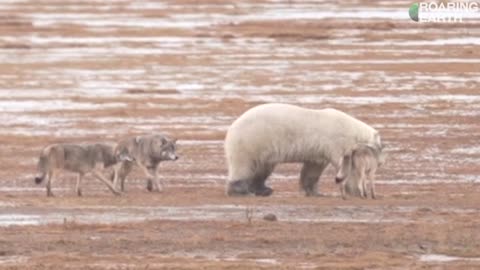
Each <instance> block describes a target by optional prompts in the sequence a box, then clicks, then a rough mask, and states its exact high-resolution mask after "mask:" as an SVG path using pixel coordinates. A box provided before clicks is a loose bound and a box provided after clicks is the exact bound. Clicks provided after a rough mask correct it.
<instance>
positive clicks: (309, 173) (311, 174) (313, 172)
mask: <svg viewBox="0 0 480 270" xmlns="http://www.w3.org/2000/svg"><path fill="white" fill-rule="evenodd" d="M327 166H328V161H323V162H321V163H312V162H305V163H304V164H303V167H302V170H301V172H300V186H301V188H302V189H303V190H304V191H305V195H306V196H317V195H318V190H317V185H318V180H319V179H320V175H322V172H323V170H325V168H326V167H327Z"/></svg>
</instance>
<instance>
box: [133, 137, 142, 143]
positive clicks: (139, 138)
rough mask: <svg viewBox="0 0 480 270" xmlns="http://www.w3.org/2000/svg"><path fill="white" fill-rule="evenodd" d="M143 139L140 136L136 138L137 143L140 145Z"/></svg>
mask: <svg viewBox="0 0 480 270" xmlns="http://www.w3.org/2000/svg"><path fill="white" fill-rule="evenodd" d="M141 139H142V138H141V137H140V136H137V137H135V143H136V144H139V143H140V140H141Z"/></svg>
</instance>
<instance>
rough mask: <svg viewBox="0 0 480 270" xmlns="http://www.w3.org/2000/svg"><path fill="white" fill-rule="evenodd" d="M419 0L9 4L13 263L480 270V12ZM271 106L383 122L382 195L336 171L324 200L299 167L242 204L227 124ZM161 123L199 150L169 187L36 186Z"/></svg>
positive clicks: (6, 94) (3, 90) (2, 98)
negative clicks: (75, 153) (432, 6)
mask: <svg viewBox="0 0 480 270" xmlns="http://www.w3.org/2000/svg"><path fill="white" fill-rule="evenodd" d="M410 4H411V3H410V2H408V1H381V2H378V3H375V4H374V3H373V2H372V1H355V3H354V4H352V3H351V1H266V0H265V1H242V2H241V3H239V2H238V1H214V0H208V1H187V0H185V1H182V0H170V1H161V2H159V1H147V0H145V1H127V0H117V1H94V0H87V1H64V0H62V1H60V0H39V1H33V0H30V1H20V0H18V1H5V3H4V2H2V3H0V22H1V24H0V50H1V53H0V58H1V61H0V121H1V122H2V125H0V142H1V143H0V269H227V268H228V269H254V268H259V269H444V268H447V269H476V268H479V267H480V246H479V245H480V244H479V243H480V225H479V224H478V220H479V218H480V208H479V207H478V205H480V199H479V196H478V193H479V191H480V186H479V174H480V167H479V166H478V164H479V162H480V146H479V144H478V142H479V139H478V138H479V136H480V125H479V120H478V119H479V116H480V95H479V89H480V85H479V80H478V78H480V65H479V64H480V52H479V51H478V46H479V43H480V40H479V37H480V30H479V29H480V28H479V24H480V21H479V20H473V19H472V20H468V21H465V22H464V23H456V24H419V23H414V22H412V21H410V20H409V19H408V17H404V16H407V15H406V14H407V10H408V6H409V5H410ZM332 14H333V15H332ZM265 102H288V103H293V104H298V105H302V106H305V107H310V108H324V107H335V108H338V109H341V110H344V111H346V112H348V113H350V114H352V115H354V116H356V117H358V118H359V119H361V120H363V121H365V122H367V123H369V124H371V125H372V126H374V127H375V128H377V129H378V130H380V132H381V134H382V137H383V139H384V140H385V142H386V143H387V146H388V148H387V152H388V155H389V156H388V161H387V163H386V165H385V166H384V167H383V168H382V169H381V171H380V172H379V175H378V177H377V178H378V188H377V190H378V192H379V193H380V194H381V196H380V198H379V199H378V200H361V199H357V198H352V199H349V200H346V201H343V200H341V199H340V198H339V194H338V187H337V186H335V184H334V183H333V172H332V170H331V169H328V170H327V171H326V173H325V174H324V175H323V176H322V179H321V184H320V192H321V194H322V196H321V197H318V198H306V197H304V196H303V195H302V194H301V193H300V192H299V191H298V174H299V166H298V165H282V166H280V167H279V168H278V170H277V171H276V172H275V173H274V174H273V175H272V177H271V179H270V180H269V182H268V183H269V184H270V185H271V186H272V187H273V188H274V190H275V193H274V195H273V196H272V197H270V198H254V197H247V198H229V197H226V196H225V195H224V188H223V187H224V181H225V177H226V165H225V162H224V157H223V145H222V140H223V138H224V134H225V131H226V129H227V127H228V125H229V124H230V123H231V122H232V121H233V120H234V119H235V118H236V117H238V116H239V115H240V114H241V113H242V112H244V111H245V110H247V109H248V108H250V107H252V106H254V105H257V104H261V103H265ZM160 131H162V132H167V133H170V134H172V135H174V136H176V137H178V138H179V142H178V143H179V149H178V154H179V155H180V156H181V159H180V160H179V161H177V162H175V163H173V162H171V163H165V164H164V165H162V168H161V170H162V174H161V175H162V180H163V181H164V183H165V186H166V189H165V191H164V192H163V193H161V194H152V193H148V192H147V191H146V190H145V188H144V187H145V180H144V176H143V175H142V174H141V172H140V170H135V171H134V173H133V175H132V176H131V177H130V179H129V181H128V183H127V189H128V190H127V193H126V194H125V195H124V196H121V197H114V196H113V195H111V194H110V193H109V192H108V190H107V189H106V187H105V186H104V185H103V184H101V183H100V182H96V181H94V180H93V179H88V180H86V181H85V187H84V194H85V196H84V197H82V198H77V197H76V196H74V191H73V188H74V184H73V182H74V175H71V174H68V173H66V174H64V175H63V176H62V177H61V179H59V180H58V181H57V182H55V184H54V192H55V194H56V195H57V196H56V197H55V198H46V197H45V189H44V187H43V186H35V185H34V182H33V177H34V174H35V172H36V171H35V170H36V161H37V156H38V153H39V151H40V149H41V148H42V147H43V146H45V145H46V144H49V143H54V142H67V141H69V142H70V141H73V142H83V141H96V140H118V139H121V138H124V137H126V136H130V135H136V134H142V133H151V132H160ZM268 213H273V214H275V215H276V216H277V218H278V221H276V222H268V221H264V220H263V216H264V215H266V214H268Z"/></svg>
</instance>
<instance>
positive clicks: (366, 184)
mask: <svg viewBox="0 0 480 270" xmlns="http://www.w3.org/2000/svg"><path fill="white" fill-rule="evenodd" d="M368 180H369V178H368V175H365V177H364V178H363V181H362V184H363V187H362V188H363V192H364V193H365V198H367V199H368V187H367V186H368Z"/></svg>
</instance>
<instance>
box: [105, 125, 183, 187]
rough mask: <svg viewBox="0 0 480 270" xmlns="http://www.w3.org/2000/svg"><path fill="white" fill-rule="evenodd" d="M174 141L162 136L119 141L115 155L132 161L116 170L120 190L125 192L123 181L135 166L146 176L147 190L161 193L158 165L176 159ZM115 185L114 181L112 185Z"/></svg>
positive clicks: (145, 136)
mask: <svg viewBox="0 0 480 270" xmlns="http://www.w3.org/2000/svg"><path fill="white" fill-rule="evenodd" d="M176 141H177V140H176V139H173V138H170V137H168V136H166V135H163V134H153V135H142V136H135V137H131V138H127V139H124V140H122V141H120V142H119V143H118V145H117V147H116V149H115V153H121V152H123V153H127V154H128V155H129V156H131V157H132V161H123V162H122V163H121V166H120V168H119V170H118V178H117V180H118V181H120V190H121V191H124V190H125V180H126V178H127V176H128V174H129V173H130V172H131V170H132V168H133V165H134V164H136V165H137V166H138V167H140V168H141V169H142V171H143V172H144V173H145V175H146V176H147V189H148V190H149V191H153V190H155V191H161V190H162V189H163V187H162V184H161V182H160V178H159V175H158V169H159V165H160V162H162V161H166V160H172V161H175V160H177V159H178V156H177V154H176ZM111 178H113V177H111ZM117 184H118V183H117V181H116V180H115V181H114V185H115V186H117Z"/></svg>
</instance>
